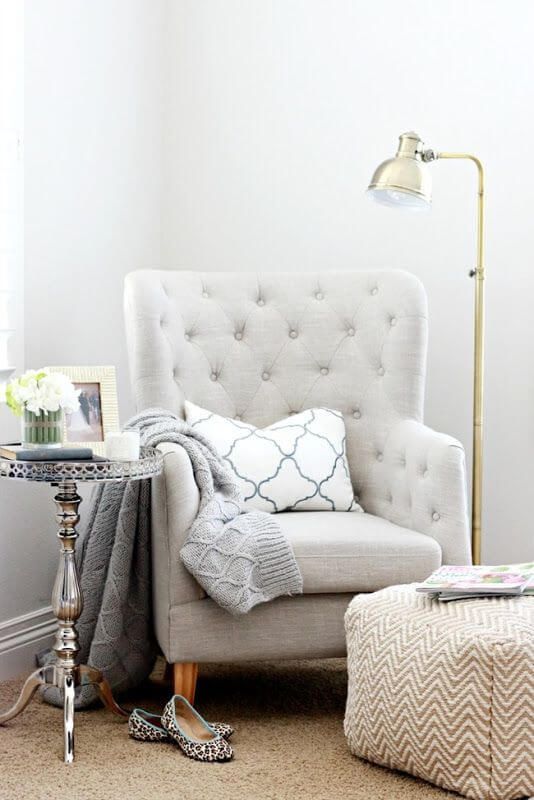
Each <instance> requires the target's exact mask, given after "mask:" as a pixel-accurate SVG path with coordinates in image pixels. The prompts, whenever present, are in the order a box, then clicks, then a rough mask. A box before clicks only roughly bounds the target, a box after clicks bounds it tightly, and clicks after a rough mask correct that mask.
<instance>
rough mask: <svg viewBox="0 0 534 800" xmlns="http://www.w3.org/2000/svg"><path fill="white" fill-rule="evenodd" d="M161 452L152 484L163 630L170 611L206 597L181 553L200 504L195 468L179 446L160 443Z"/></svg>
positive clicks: (158, 617)
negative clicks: (159, 469) (161, 468)
mask: <svg viewBox="0 0 534 800" xmlns="http://www.w3.org/2000/svg"><path fill="white" fill-rule="evenodd" d="M158 450H160V451H161V452H162V453H163V454H164V458H163V471H162V473H161V475H158V477H157V478H155V479H154V480H153V482H152V502H151V506H152V508H151V513H152V575H153V587H154V589H153V595H154V615H155V621H156V627H157V628H160V627H161V626H160V625H158V621H160V622H161V623H162V626H163V627H165V628H167V627H168V625H163V623H165V621H166V620H168V613H169V608H172V606H174V605H178V604H181V603H189V602H191V601H192V600H198V599H200V598H202V597H205V596H206V595H205V593H204V591H203V589H201V587H200V586H199V585H198V583H197V582H196V581H195V579H194V578H193V576H192V575H190V573H189V572H188V571H187V570H186V569H185V567H184V565H183V564H182V562H181V560H180V550H181V548H182V545H183V543H184V541H185V537H186V534H187V531H188V530H189V528H190V526H191V524H192V522H193V520H194V519H195V517H196V515H197V513H198V506H199V502H200V496H199V491H198V487H197V485H196V482H195V477H194V474H193V467H192V465H191V461H190V459H189V456H188V455H187V453H186V452H185V450H184V449H183V448H182V447H181V446H180V445H177V444H171V443H165V444H160V445H158ZM160 644H161V641H160ZM162 647H163V645H162Z"/></svg>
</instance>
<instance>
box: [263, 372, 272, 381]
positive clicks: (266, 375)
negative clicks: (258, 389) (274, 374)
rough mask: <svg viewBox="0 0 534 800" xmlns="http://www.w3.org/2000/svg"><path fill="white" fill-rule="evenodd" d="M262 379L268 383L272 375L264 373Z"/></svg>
mask: <svg viewBox="0 0 534 800" xmlns="http://www.w3.org/2000/svg"><path fill="white" fill-rule="evenodd" d="M261 377H262V380H264V381H268V380H269V378H270V377H271V376H270V374H269V373H268V372H264V373H263V375H262V376H261Z"/></svg>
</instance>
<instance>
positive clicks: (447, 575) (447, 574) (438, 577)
mask: <svg viewBox="0 0 534 800" xmlns="http://www.w3.org/2000/svg"><path fill="white" fill-rule="evenodd" d="M416 589H417V591H418V592H426V593H427V594H429V595H430V596H431V597H437V598H438V599H439V600H442V601H448V600H466V599H469V598H472V597H504V596H505V597H509V596H510V595H512V596H514V595H525V594H527V595H528V594H530V595H534V561H531V562H527V563H525V564H505V565H501V566H498V567H484V566H477V567H440V569H438V570H436V571H435V572H433V573H432V575H431V576H430V577H429V578H427V579H426V581H424V583H420V584H419V585H418V586H417V587H416Z"/></svg>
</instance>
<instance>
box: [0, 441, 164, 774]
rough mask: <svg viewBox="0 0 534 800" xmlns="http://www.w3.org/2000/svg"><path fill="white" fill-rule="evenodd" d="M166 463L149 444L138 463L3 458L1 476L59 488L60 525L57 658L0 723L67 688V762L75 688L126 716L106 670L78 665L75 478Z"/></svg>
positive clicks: (148, 473) (124, 477)
mask: <svg viewBox="0 0 534 800" xmlns="http://www.w3.org/2000/svg"><path fill="white" fill-rule="evenodd" d="M162 467H163V456H162V454H161V453H160V452H159V451H158V450H156V449H154V448H151V447H143V448H141V455H140V458H139V459H138V460H136V461H76V462H75V461H15V460H11V459H5V458H0V478H11V479H12V480H23V481H40V482H46V483H50V484H51V485H52V486H57V489H58V492H57V494H56V496H55V498H54V500H55V503H56V508H57V513H56V519H57V521H58V524H59V530H58V533H57V535H58V538H59V542H60V548H61V550H60V558H59V566H58V571H57V576H56V580H55V584H54V589H53V592H52V608H53V611H54V614H55V616H56V618H57V623H58V629H57V633H56V638H55V642H54V648H53V649H54V652H55V655H56V660H55V662H54V663H53V664H50V665H47V666H45V667H41V668H40V669H38V670H36V671H35V672H33V673H32V674H31V675H30V676H29V678H28V679H27V680H26V682H25V684H24V686H23V688H22V691H21V693H20V695H19V698H18V700H17V702H16V703H15V705H14V706H12V707H11V708H10V709H8V710H7V711H5V712H4V713H3V714H0V724H2V723H4V722H7V721H8V720H10V719H13V717H16V716H17V714H20V712H21V711H22V710H23V709H24V708H26V706H27V705H28V703H29V702H30V700H31V698H32V697H33V695H34V693H35V691H36V690H37V689H38V688H39V687H40V686H55V687H57V688H58V689H60V690H61V691H62V692H63V731H64V760H65V764H70V763H72V761H73V760H74V694H75V689H76V687H77V686H81V685H85V684H94V685H95V686H96V687H97V690H98V693H99V695H100V698H101V700H102V702H103V703H104V705H105V706H106V708H108V709H109V710H110V711H112V712H113V713H115V714H118V715H120V716H123V717H125V716H128V714H127V712H126V711H124V710H123V709H122V708H121V707H120V706H119V705H118V704H117V703H116V702H115V700H114V699H113V695H112V692H111V688H110V686H109V683H108V682H107V680H106V679H105V678H104V676H103V674H102V672H101V671H100V670H98V669H95V668H93V667H91V666H88V665H86V664H77V663H76V656H77V653H78V651H79V649H80V646H79V644H78V632H77V630H76V621H77V619H78V618H79V616H80V614H81V612H82V608H83V598H82V592H81V589H80V582H79V577H78V570H77V567H76V561H75V546H76V539H77V538H78V533H77V531H76V525H77V524H78V522H79V520H80V516H79V514H78V506H79V505H80V503H81V500H82V498H81V497H80V496H79V494H78V492H77V487H76V484H77V482H94V483H102V482H109V481H129V480H142V479H147V478H152V477H154V476H155V475H159V473H160V472H161V470H162Z"/></svg>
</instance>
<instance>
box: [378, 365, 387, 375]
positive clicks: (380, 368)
mask: <svg viewBox="0 0 534 800" xmlns="http://www.w3.org/2000/svg"><path fill="white" fill-rule="evenodd" d="M377 371H378V374H379V375H383V374H384V372H385V371H386V370H385V369H384V367H379V368H378V370H377Z"/></svg>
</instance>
